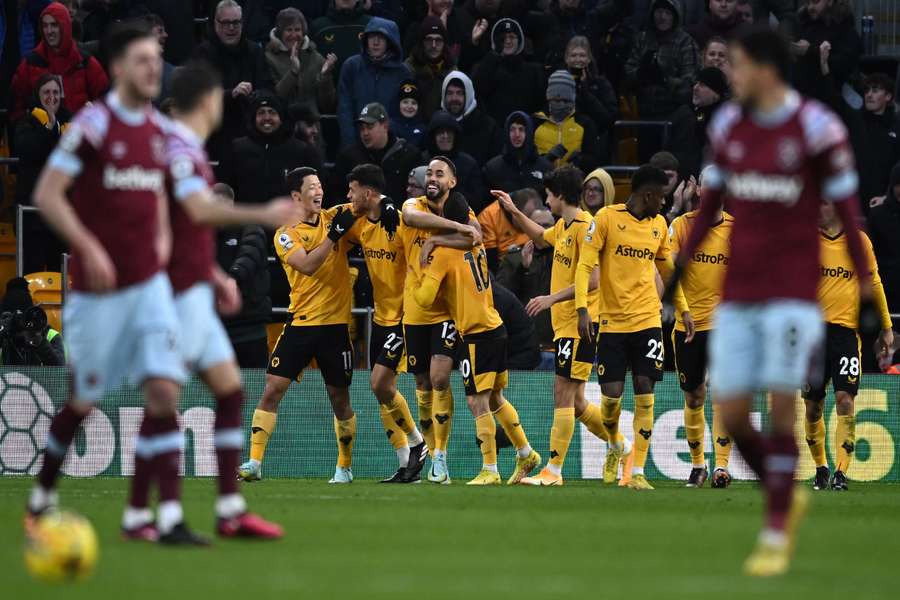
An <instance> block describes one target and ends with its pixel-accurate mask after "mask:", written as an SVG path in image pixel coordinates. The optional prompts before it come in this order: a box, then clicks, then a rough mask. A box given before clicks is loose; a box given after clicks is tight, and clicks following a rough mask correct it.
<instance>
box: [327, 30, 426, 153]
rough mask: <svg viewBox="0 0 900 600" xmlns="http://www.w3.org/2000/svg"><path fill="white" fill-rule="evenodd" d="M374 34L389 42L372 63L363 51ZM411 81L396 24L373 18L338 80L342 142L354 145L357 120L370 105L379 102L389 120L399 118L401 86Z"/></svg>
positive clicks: (338, 116) (367, 54)
mask: <svg viewBox="0 0 900 600" xmlns="http://www.w3.org/2000/svg"><path fill="white" fill-rule="evenodd" d="M373 33H379V34H381V35H383V36H384V37H385V38H387V41H388V43H387V46H388V48H387V53H386V54H385V56H384V57H383V58H382V59H381V60H380V61H378V62H375V61H373V60H372V59H371V58H370V57H369V53H368V52H367V51H366V37H367V36H369V35H371V34H373ZM411 78H412V72H411V71H410V70H409V67H407V66H406V64H405V63H404V62H403V48H402V47H401V46H400V30H399V29H397V24H396V23H394V22H393V21H388V20H387V19H382V18H379V17H372V19H371V20H370V21H369V23H368V24H367V25H366V30H365V33H364V34H363V35H362V36H361V37H360V38H359V53H358V54H357V55H356V56H351V57H350V58H348V59H347V61H346V62H345V63H344V66H342V67H341V75H340V78H339V79H338V107H337V118H338V125H339V126H340V129H341V143H342V144H345V145H346V144H351V143H353V140H354V139H355V138H356V125H355V121H356V117H357V116H358V115H359V111H361V110H362V108H363V107H364V106H365V105H366V104H369V103H370V102H379V103H380V104H381V105H382V106H384V107H385V108H386V109H387V111H388V114H389V115H391V116H392V117H398V116H400V100H399V98H400V85H401V84H402V83H403V82H404V81H406V80H407V79H411Z"/></svg>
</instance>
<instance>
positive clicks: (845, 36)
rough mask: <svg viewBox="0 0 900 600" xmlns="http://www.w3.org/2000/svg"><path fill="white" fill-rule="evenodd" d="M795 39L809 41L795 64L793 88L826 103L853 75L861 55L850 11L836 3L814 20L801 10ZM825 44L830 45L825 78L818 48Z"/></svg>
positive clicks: (796, 22)
mask: <svg viewBox="0 0 900 600" xmlns="http://www.w3.org/2000/svg"><path fill="white" fill-rule="evenodd" d="M794 39H795V40H806V41H807V42H809V50H807V52H806V54H804V55H803V56H798V57H797V62H796V63H795V64H794V86H795V87H796V88H797V90H798V91H799V92H800V93H802V94H806V95H808V96H812V97H814V98H817V99H819V100H821V101H823V102H826V103H829V101H830V96H831V95H832V94H835V93H837V92H838V91H839V90H840V89H841V86H842V85H843V84H844V83H846V82H848V81H850V80H851V78H852V77H853V76H854V75H855V74H856V72H857V70H858V68H859V58H860V56H862V53H863V47H862V40H861V39H860V37H859V34H858V33H857V32H856V21H855V19H854V17H853V12H852V9H850V10H849V11H848V10H847V6H846V5H843V4H841V5H837V4H836V5H834V6H833V7H832V8H831V9H828V10H827V11H826V12H825V14H824V15H823V16H822V17H821V18H819V19H817V20H815V21H814V20H812V19H811V18H810V17H809V14H808V13H807V11H806V7H804V8H801V9H800V10H799V11H798V13H797V17H796V21H795V25H794ZM825 41H828V42H830V43H831V52H830V53H829V55H828V68H829V75H828V77H826V76H824V75H822V66H821V63H820V53H819V46H821V45H822V42H825ZM829 80H830V81H829Z"/></svg>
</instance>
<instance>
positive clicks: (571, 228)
mask: <svg viewBox="0 0 900 600" xmlns="http://www.w3.org/2000/svg"><path fill="white" fill-rule="evenodd" d="M583 179H584V177H583V176H582V174H581V171H579V170H578V169H577V168H575V167H571V166H569V167H561V168H559V169H556V170H555V171H552V172H551V173H549V174H548V175H547V176H546V177H545V178H544V187H545V188H546V191H547V201H548V203H549V204H550V211H551V212H552V213H553V215H554V216H556V217H558V219H557V221H556V224H555V225H554V226H553V227H551V228H549V229H544V228H543V227H541V226H540V225H538V224H537V223H535V222H534V221H532V220H531V219H529V218H528V217H526V216H525V215H524V214H523V213H522V211H520V210H519V209H518V208H517V207H516V205H515V204H514V203H513V201H512V198H510V196H509V194H507V193H506V192H503V191H500V190H492V191H491V193H492V194H493V195H494V196H496V197H497V199H498V200H499V201H500V203H501V205H502V206H503V208H504V209H505V210H506V211H507V212H508V213H509V214H510V215H512V218H513V221H514V222H515V224H516V226H517V227H518V228H519V229H521V230H522V231H524V232H525V233H527V234H528V236H529V237H530V238H531V239H532V241H533V242H534V245H535V247H536V248H547V247H548V246H552V247H553V266H552V267H551V269H550V294H549V295H547V296H538V297H536V298H533V299H532V300H531V301H530V302H529V303H528V306H527V307H526V308H527V310H528V312H529V314H530V315H532V316H534V315H536V314H538V313H539V312H541V311H543V310H546V309H547V308H549V309H550V319H551V321H552V325H553V337H554V341H555V342H556V378H555V380H554V386H553V399H554V409H553V425H552V427H551V429H550V459H549V461H548V462H547V465H546V466H545V467H544V468H543V469H541V471H540V473H538V474H537V475H536V476H534V477H526V478H524V479H523V480H522V483H524V484H526V485H537V486H545V485H562V484H563V477H562V468H563V464H564V463H565V460H566V453H567V452H568V450H569V444H570V443H571V441H572V435H573V433H574V430H575V419H576V417H577V418H578V420H579V421H581V422H582V423H584V424H585V426H586V427H587V428H588V429H589V430H590V431H591V432H592V433H593V434H594V435H596V436H597V437H599V438H600V439H603V440H606V439H607V435H606V430H605V428H604V427H603V423H602V422H601V420H600V412H599V411H598V410H597V409H596V408H595V407H594V405H593V404H591V403H589V402H587V401H586V400H585V398H584V384H585V382H586V381H587V380H588V378H590V376H591V369H593V368H594V354H595V348H596V344H594V342H593V341H592V340H590V339H588V338H582V337H579V336H578V321H577V314H576V312H575V303H574V301H573V298H574V297H575V286H574V281H575V267H576V266H577V265H578V257H579V256H580V253H581V252H582V247H583V245H584V236H585V233H586V232H587V229H588V226H589V224H590V221H591V215H590V213H588V212H587V211H585V210H582V209H581V208H579V202H580V200H581V186H582V180H583ZM596 286H597V282H596V275H595V280H594V283H593V288H592V289H596ZM598 294H599V293H598V292H592V294H591V296H592V297H591V308H593V309H594V312H593V315H594V318H595V319H596V316H597V313H598V304H597V299H598V298H599V295H598ZM613 440H616V438H615V437H614V438H613ZM618 444H619V448H620V454H621V452H622V451H628V449H627V448H625V442H624V440H622V439H619V440H618ZM616 466H618V461H616Z"/></svg>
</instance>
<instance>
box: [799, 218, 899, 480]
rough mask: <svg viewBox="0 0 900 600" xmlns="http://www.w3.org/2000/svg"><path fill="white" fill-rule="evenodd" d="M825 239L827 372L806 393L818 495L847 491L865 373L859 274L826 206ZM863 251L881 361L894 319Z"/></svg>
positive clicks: (867, 245) (870, 255)
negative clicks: (828, 392)
mask: <svg viewBox="0 0 900 600" xmlns="http://www.w3.org/2000/svg"><path fill="white" fill-rule="evenodd" d="M819 235H820V237H821V253H822V254H821V263H822V266H821V269H822V271H821V278H820V280H819V292H818V297H819V305H820V306H821V308H822V313H823V316H824V317H825V323H826V327H825V346H824V348H823V350H824V355H823V356H822V357H821V359H822V360H821V361H820V364H821V365H822V366H823V367H824V368H823V369H822V370H821V371H819V372H818V373H814V375H818V376H817V377H816V378H815V379H810V381H809V383H808V384H807V385H806V387H805V388H804V390H803V399H804V400H805V401H806V418H805V419H804V424H805V429H806V443H807V444H808V445H809V451H810V453H811V454H812V458H813V460H814V461H815V463H816V478H815V481H814V483H813V489H815V490H826V489H828V488H829V486H830V487H831V489H833V490H847V469H849V468H850V461H851V459H852V458H853V450H854V448H855V447H856V416H855V414H854V408H853V403H854V401H855V400H856V394H857V392H858V391H859V376H860V373H861V372H862V368H861V362H862V356H861V354H860V340H859V334H858V333H857V331H856V329H857V325H858V321H859V296H858V294H857V289H858V287H859V283H858V281H857V279H858V276H859V274H858V273H857V272H856V271H855V270H854V265H853V262H852V261H851V260H850V255H849V254H848V252H847V239H846V236H845V235H844V227H843V225H842V224H841V221H840V220H839V219H838V218H837V215H836V214H835V210H834V206H832V205H831V204H827V203H826V204H822V207H821V209H820V219H819ZM862 242H863V247H864V249H865V253H866V258H867V259H868V271H869V273H870V276H871V278H872V299H873V300H874V301H875V305H876V306H877V308H878V312H879V314H880V315H881V333H880V335H879V337H878V347H879V352H880V354H881V355H882V356H886V355H888V354H890V353H891V345H892V344H893V342H894V332H893V330H892V329H891V315H890V311H889V310H888V304H887V298H885V295H884V286H882V284H881V278H880V277H879V276H878V265H877V263H876V262H875V254H874V252H873V251H872V242H870V241H869V238H868V236H866V235H865V234H862ZM829 380H830V381H831V386H832V387H833V388H834V401H835V408H836V411H837V427H836V431H835V440H836V445H837V465H836V466H835V470H834V476H833V477H831V479H830V481H829V476H830V472H829V469H828V459H827V458H826V457H825V418H824V417H823V415H822V409H823V408H824V407H825V406H824V405H825V388H826V387H827V386H828V382H829Z"/></svg>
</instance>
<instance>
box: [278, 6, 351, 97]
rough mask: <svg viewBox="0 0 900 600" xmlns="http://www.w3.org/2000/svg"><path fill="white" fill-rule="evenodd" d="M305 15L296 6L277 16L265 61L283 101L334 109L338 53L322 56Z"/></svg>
mask: <svg viewBox="0 0 900 600" xmlns="http://www.w3.org/2000/svg"><path fill="white" fill-rule="evenodd" d="M307 31H308V28H307V24H306V17H304V16H303V13H302V12H300V11H299V10H297V9H296V8H285V9H284V10H282V11H280V12H279V13H278V16H277V17H276V18H275V27H274V28H273V29H272V30H271V31H270V32H269V42H268V43H267V44H266V63H268V65H269V71H270V72H271V74H272V80H273V81H274V82H275V93H276V94H277V95H278V97H279V98H280V99H281V101H282V102H284V103H285V104H289V105H299V106H303V107H306V108H309V109H311V110H319V111H331V110H333V109H334V105H335V89H334V80H333V79H332V77H331V70H332V69H333V68H334V65H335V63H336V62H337V56H335V55H334V54H331V55H329V57H328V58H327V59H325V58H323V57H322V55H321V54H319V52H318V51H317V50H316V44H315V42H313V41H312V40H311V39H309V36H308V35H307Z"/></svg>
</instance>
